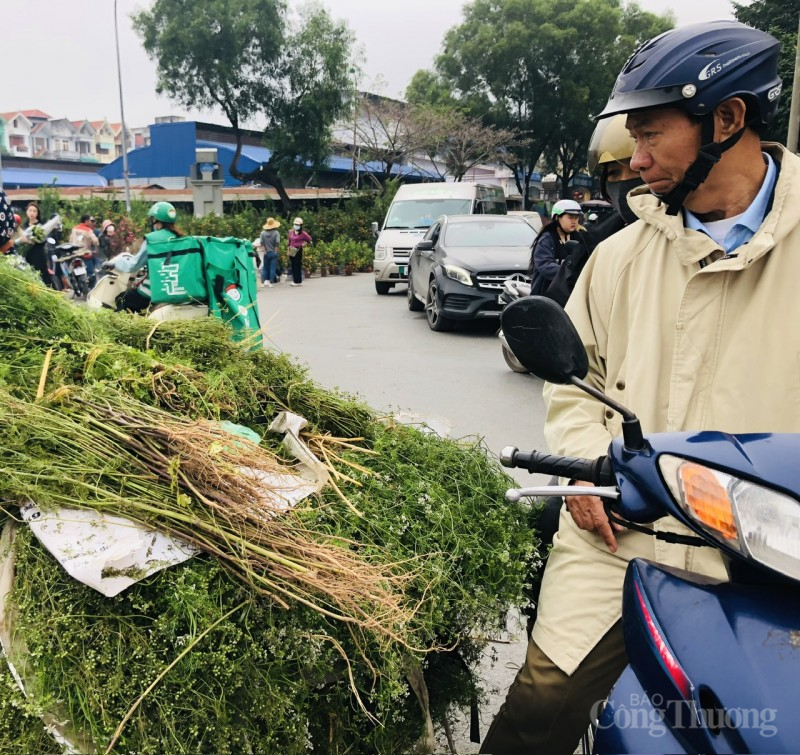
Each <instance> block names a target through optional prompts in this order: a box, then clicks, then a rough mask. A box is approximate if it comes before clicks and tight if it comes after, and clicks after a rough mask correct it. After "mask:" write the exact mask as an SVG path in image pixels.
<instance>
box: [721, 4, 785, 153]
mask: <svg viewBox="0 0 800 755" xmlns="http://www.w3.org/2000/svg"><path fill="white" fill-rule="evenodd" d="M733 8H734V11H733V12H734V15H735V16H736V20H737V21H741V22H742V23H743V24H747V25H748V26H753V27H755V28H756V29H761V30H762V31H766V32H769V33H770V34H772V36H773V37H775V38H776V39H777V40H778V41H779V42H780V43H781V55H780V60H779V61H778V75H779V76H780V77H781V79H782V80H783V93H782V94H781V101H780V105H779V106H778V113H777V115H776V116H775V119H774V120H773V121H772V123H770V124H769V126H768V127H767V130H766V131H765V133H764V138H765V139H768V140H771V141H776V142H785V141H786V135H787V133H788V131H789V106H790V104H791V100H792V83H793V81H794V61H795V55H796V50H797V20H798V16H800V0H752V2H750V3H749V4H747V5H744V4H743V3H736V2H734V3H733Z"/></svg>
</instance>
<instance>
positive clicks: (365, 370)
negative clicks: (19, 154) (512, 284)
mask: <svg viewBox="0 0 800 755" xmlns="http://www.w3.org/2000/svg"><path fill="white" fill-rule="evenodd" d="M405 291H406V289H405V286H398V287H397V289H396V290H394V291H393V292H392V293H391V294H390V295H388V296H378V295H377V294H376V293H375V287H374V284H373V277H372V275H371V274H368V273H361V274H355V275H353V276H328V277H327V278H319V277H312V278H310V279H309V280H307V281H305V282H304V283H303V285H302V286H300V287H298V288H294V287H290V286H289V285H288V284H287V283H283V284H278V285H276V286H274V287H273V288H267V289H261V291H260V292H259V310H260V313H261V323H262V327H263V329H264V331H265V332H266V334H267V338H268V341H269V342H271V344H272V345H273V346H274V347H276V348H279V349H281V350H282V351H286V352H289V353H290V354H293V355H294V356H296V357H297V358H298V359H299V361H301V362H303V363H305V364H307V365H308V367H309V369H310V374H311V377H312V378H313V379H314V380H316V381H317V382H318V383H320V384H321V385H324V386H327V387H339V388H341V389H342V390H344V391H346V392H348V393H356V394H359V395H360V396H362V397H363V398H364V399H366V401H367V403H369V404H370V405H371V406H372V407H374V408H375V409H377V410H379V411H384V410H385V411H387V412H392V413H394V412H397V411H405V412H412V413H416V414H420V415H424V416H426V417H429V418H435V419H436V420H437V421H441V422H443V423H445V424H448V425H450V426H451V428H452V431H451V435H452V436H453V437H463V436H467V435H479V436H482V437H483V438H484V440H485V442H486V444H487V446H488V448H489V449H490V451H492V452H493V453H495V454H498V453H499V452H500V450H501V449H502V448H503V446H507V445H515V446H518V447H519V448H522V449H531V448H544V441H543V437H542V422H543V414H544V407H543V403H542V398H541V381H539V380H538V379H537V378H534V377H532V376H530V375H519V374H516V373H513V372H511V371H510V370H509V369H508V367H506V364H505V362H504V361H503V357H502V354H501V350H500V344H499V341H498V340H497V338H496V335H495V332H496V327H497V326H496V324H493V323H482V324H479V325H480V326H479V327H476V326H474V325H467V326H462V327H460V328H458V329H457V330H456V331H455V332H452V333H433V332H432V331H431V330H430V329H429V328H428V326H427V323H426V322H425V318H424V315H423V314H417V313H413V312H410V311H409V310H408V307H407V305H406V293H405ZM514 475H515V478H516V479H517V480H518V481H519V482H520V483H526V484H533V483H535V482H536V481H541V478H532V477H531V475H529V474H527V473H523V472H520V471H518V470H515V471H514ZM510 625H511V631H510V633H509V634H508V635H507V636H504V637H502V638H498V639H499V640H501V641H500V642H495V643H492V644H491V645H490V647H489V648H488V649H487V657H486V662H485V663H484V664H483V666H482V674H483V677H484V680H485V683H486V685H487V686H488V687H489V688H490V689H491V688H493V689H495V690H496V693H495V694H492V695H490V699H489V701H488V703H487V705H486V706H485V707H484V708H483V709H482V710H481V720H482V722H481V732H482V733H485V732H486V729H487V728H488V726H489V723H490V722H491V720H492V717H493V716H494V714H495V712H496V711H497V709H498V708H499V706H500V703H501V702H502V700H503V697H504V696H505V691H506V689H507V688H508V685H509V684H510V683H511V681H512V679H513V677H514V674H515V673H516V668H517V666H518V664H519V663H521V662H522V660H523V658H524V652H525V647H524V643H523V642H521V641H520V638H521V637H522V638H524V632H523V631H522V629H521V628H520V627H519V625H517V624H516V622H515V620H514V618H513V617H512V619H511V620H510ZM492 653H493V654H494V655H496V658H497V660H496V662H495V663H494V665H492V664H491V663H490V662H489V656H490V655H491V654H492ZM468 732H469V728H468V724H467V720H466V718H464V719H460V720H459V721H458V722H457V725H456V730H455V731H454V735H455V739H456V745H457V748H458V752H459V753H461V754H466V753H476V752H477V751H478V746H477V745H475V744H472V743H470V742H469V733H468Z"/></svg>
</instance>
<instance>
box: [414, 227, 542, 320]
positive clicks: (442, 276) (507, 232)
mask: <svg viewBox="0 0 800 755" xmlns="http://www.w3.org/2000/svg"><path fill="white" fill-rule="evenodd" d="M535 237H536V232H535V231H534V230H533V228H532V227H531V225H530V224H529V223H528V222H526V221H525V219H524V218H523V217H520V216H513V215H491V216H490V215H443V216H442V217H440V218H439V219H438V220H436V221H435V222H434V223H433V225H432V226H431V227H430V228H429V229H428V232H427V233H426V234H425V236H424V237H423V239H422V240H421V241H419V242H417V245H416V246H415V247H414V250H413V251H412V252H411V257H410V258H409V271H408V308H409V309H410V310H411V311H412V312H422V311H423V310H424V311H425V315H426V317H427V319H428V325H429V327H430V328H431V330H436V331H442V330H448V329H449V328H450V327H451V326H452V324H453V321H454V320H475V319H478V318H486V317H499V316H500V312H501V311H502V308H503V306H502V304H501V303H500V302H499V301H498V299H499V296H500V294H501V292H502V288H503V281H505V280H506V279H507V278H514V279H516V280H520V281H529V280H530V277H529V275H528V264H529V262H530V258H531V246H532V245H533V240H534V238H535Z"/></svg>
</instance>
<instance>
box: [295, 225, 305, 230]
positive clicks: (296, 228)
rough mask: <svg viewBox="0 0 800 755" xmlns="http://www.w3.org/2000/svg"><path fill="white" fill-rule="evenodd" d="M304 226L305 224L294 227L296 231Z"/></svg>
mask: <svg viewBox="0 0 800 755" xmlns="http://www.w3.org/2000/svg"><path fill="white" fill-rule="evenodd" d="M302 227H303V226H301V225H296V226H295V227H294V229H295V231H299V230H300V229H301V228H302Z"/></svg>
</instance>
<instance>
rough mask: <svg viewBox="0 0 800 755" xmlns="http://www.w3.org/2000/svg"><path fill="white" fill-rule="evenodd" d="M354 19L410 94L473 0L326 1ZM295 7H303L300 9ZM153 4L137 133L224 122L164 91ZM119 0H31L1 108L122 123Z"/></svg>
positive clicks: (124, 32)
mask: <svg viewBox="0 0 800 755" xmlns="http://www.w3.org/2000/svg"><path fill="white" fill-rule="evenodd" d="M321 1H322V4H323V5H324V6H326V7H327V8H328V10H329V11H330V12H331V14H332V15H333V16H334V17H336V18H341V19H344V20H346V21H347V23H348V25H349V26H350V28H351V29H352V30H353V32H354V33H355V35H356V38H357V40H358V42H357V43H358V44H359V45H360V46H361V48H362V50H363V53H364V55H365V57H366V63H365V74H366V80H365V82H363V85H362V87H361V88H362V89H371V90H373V91H374V90H375V87H373V86H370V83H373V82H376V81H378V80H379V78H380V79H383V80H384V81H385V85H384V86H383V88H382V90H381V93H382V94H385V95H386V96H389V97H402V94H403V92H404V91H405V88H406V86H407V84H408V83H409V81H410V80H411V77H412V76H413V75H414V74H415V73H416V72H417V71H418V70H419V69H420V68H430V67H431V65H432V62H433V58H434V56H435V55H436V54H437V53H438V52H439V50H440V48H441V42H442V39H443V37H444V34H445V32H446V31H447V30H448V29H450V28H451V27H453V26H456V25H458V24H459V23H460V22H461V20H462V15H461V8H462V7H463V5H464V0H321ZM292 4H293V5H296V2H293V3H292ZM149 5H150V0H118V4H117V7H118V13H119V36H120V55H121V58H122V79H123V92H124V98H125V99H124V103H125V120H126V122H127V124H128V126H129V127H132V126H144V125H147V124H150V123H152V122H153V119H154V118H155V116H157V115H168V114H180V115H189V116H192V117H195V118H198V119H202V120H209V121H214V122H217V123H225V122H226V121H225V119H224V116H222V115H221V114H220V113H200V114H198V113H186V112H184V111H183V110H181V109H180V108H179V107H178V106H177V105H174V104H172V103H171V102H170V101H169V99H168V98H166V97H158V96H156V94H155V65H154V64H153V63H151V62H150V61H149V60H148V58H147V56H146V55H145V53H144V51H143V50H142V48H141V45H140V43H139V39H138V37H137V36H136V35H135V34H134V32H133V30H132V29H131V24H130V19H129V16H130V14H131V12H132V11H134V10H135V9H136V8H140V7H147V6H149ZM639 5H640V6H641V7H643V8H644V9H645V10H649V11H652V12H656V13H664V12H666V11H667V10H672V11H673V12H674V14H675V16H676V18H677V21H678V25H679V26H682V25H685V24H690V23H694V22H697V21H710V20H713V19H721V18H733V15H732V5H731V3H730V1H729V0H639ZM113 9H114V2H113V0H25V2H24V11H25V18H26V19H27V21H26V22H25V23H22V22H21V23H20V24H18V25H17V24H12V25H11V26H10V27H9V25H8V24H6V27H7V28H6V29H5V30H4V31H5V34H4V39H3V59H4V62H5V76H4V77H3V87H2V89H0V112H8V111H10V110H28V109H34V108H38V109H40V110H44V111H45V112H46V113H48V114H49V115H51V116H52V117H54V118H58V117H69V118H70V119H71V120H79V119H82V118H88V119H89V120H101V119H102V118H104V117H107V118H108V119H109V121H112V122H114V121H119V119H120V104H119V93H118V85H117V67H116V57H115V46H114V12H113Z"/></svg>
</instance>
